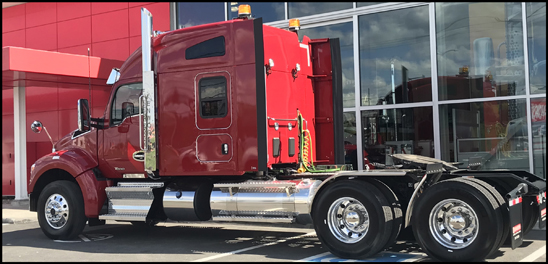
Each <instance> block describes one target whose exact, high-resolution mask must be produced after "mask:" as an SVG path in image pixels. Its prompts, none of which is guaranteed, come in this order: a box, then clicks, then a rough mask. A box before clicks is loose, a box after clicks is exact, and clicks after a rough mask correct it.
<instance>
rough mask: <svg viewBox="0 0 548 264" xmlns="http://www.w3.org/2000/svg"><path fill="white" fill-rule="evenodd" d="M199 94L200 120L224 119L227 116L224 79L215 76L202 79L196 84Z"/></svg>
mask: <svg viewBox="0 0 548 264" xmlns="http://www.w3.org/2000/svg"><path fill="white" fill-rule="evenodd" d="M198 86H199V93H200V116H201V117H202V118H217V117H225V116H226V114H227V109H228V107H227V97H226V78H225V77H224V76H215V77H208V78H203V79H201V80H200V82H199V83H198Z"/></svg>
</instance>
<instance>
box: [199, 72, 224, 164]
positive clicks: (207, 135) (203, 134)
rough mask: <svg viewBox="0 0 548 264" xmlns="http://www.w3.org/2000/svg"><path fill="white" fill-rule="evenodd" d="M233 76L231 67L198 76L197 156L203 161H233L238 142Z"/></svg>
mask: <svg viewBox="0 0 548 264" xmlns="http://www.w3.org/2000/svg"><path fill="white" fill-rule="evenodd" d="M230 80H231V78H230V73H229V72H228V71H215V72H206V73H199V74H197V75H196V78H195V84H194V85H195V86H194V87H196V89H195V97H194V98H195V104H196V107H195V111H196V113H195V115H194V116H195V124H196V128H197V129H198V131H199V132H198V135H197V137H196V158H197V159H198V161H199V162H229V161H230V160H231V159H232V157H233V155H234V151H233V146H234V142H233V139H232V136H231V135H230V134H231V133H230V131H231V127H232V121H233V120H232V106H231V104H232V102H231V97H232V96H231V90H232V89H231V81H230Z"/></svg>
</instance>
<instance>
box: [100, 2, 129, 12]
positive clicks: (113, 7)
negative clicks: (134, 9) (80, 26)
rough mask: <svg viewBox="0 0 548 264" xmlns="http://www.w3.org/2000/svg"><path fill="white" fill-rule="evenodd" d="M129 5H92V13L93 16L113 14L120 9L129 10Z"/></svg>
mask: <svg viewBox="0 0 548 264" xmlns="http://www.w3.org/2000/svg"><path fill="white" fill-rule="evenodd" d="M127 8H128V3H127V2H126V3H120V2H118V3H117V2H105V3H100V2H97V3H94V2H92V3H91V13H92V15H96V14H100V13H106V12H111V11H115V10H120V9H127Z"/></svg>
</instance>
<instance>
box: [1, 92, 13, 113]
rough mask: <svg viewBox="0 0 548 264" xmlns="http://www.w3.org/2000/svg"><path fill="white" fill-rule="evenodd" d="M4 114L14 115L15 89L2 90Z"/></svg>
mask: <svg viewBox="0 0 548 264" xmlns="http://www.w3.org/2000/svg"><path fill="white" fill-rule="evenodd" d="M2 115H13V90H12V89H8V90H2Z"/></svg>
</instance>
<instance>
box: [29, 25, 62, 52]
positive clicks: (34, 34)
mask: <svg viewBox="0 0 548 264" xmlns="http://www.w3.org/2000/svg"><path fill="white" fill-rule="evenodd" d="M25 31H26V32H25V36H26V45H25V46H26V47H27V48H31V49H39V50H50V51H51V50H54V51H57V38H56V37H55V36H57V24H48V25H44V26H38V27H32V28H27V29H26V30H25Z"/></svg>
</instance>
